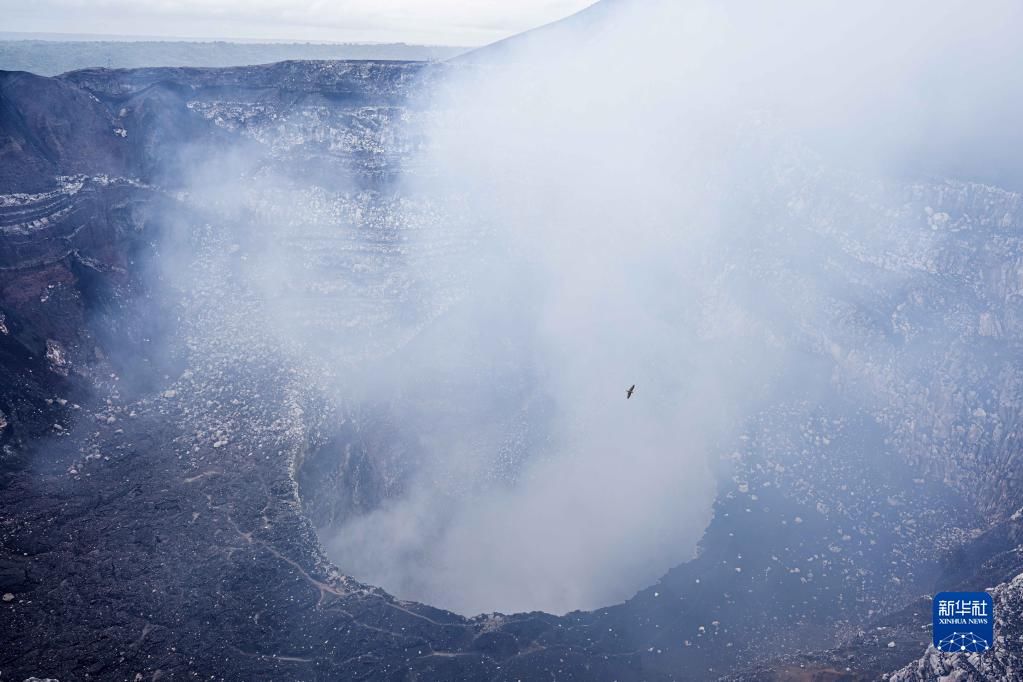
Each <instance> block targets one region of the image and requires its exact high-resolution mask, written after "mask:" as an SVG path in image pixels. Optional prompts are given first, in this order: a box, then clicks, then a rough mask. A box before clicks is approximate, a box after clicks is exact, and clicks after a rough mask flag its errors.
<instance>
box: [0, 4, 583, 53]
mask: <svg viewBox="0 0 1023 682" xmlns="http://www.w3.org/2000/svg"><path fill="white" fill-rule="evenodd" d="M592 3H593V0H515V1H514V2H507V0H472V1H471V2H466V1H465V0H146V1H144V2H139V1H136V0H35V1H33V2H25V1H24V0H0V16H3V25H2V28H0V30H3V31H4V32H32V33H72V34H100V35H127V36H154V37H163V38H167V37H189V38H207V39H212V38H223V39H240V40H296V41H315V42H406V43H418V44H431V45H484V44H487V43H490V42H493V41H495V40H500V39H502V38H505V37H507V36H510V35H513V34H515V33H519V32H521V31H524V30H527V29H529V28H533V27H536V26H540V25H542V24H546V23H548V22H551V21H554V20H556V19H560V18H562V17H565V16H568V15H570V14H573V13H574V12H577V11H579V10H581V9H583V8H585V7H586V6H587V5H590V4H592Z"/></svg>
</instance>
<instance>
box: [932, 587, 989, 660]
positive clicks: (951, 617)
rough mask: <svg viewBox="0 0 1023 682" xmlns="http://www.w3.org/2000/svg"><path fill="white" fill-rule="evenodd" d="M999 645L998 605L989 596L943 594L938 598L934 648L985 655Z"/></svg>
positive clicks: (936, 601)
mask: <svg viewBox="0 0 1023 682" xmlns="http://www.w3.org/2000/svg"><path fill="white" fill-rule="evenodd" d="M994 641H995V604H994V600H992V599H991V595H990V594H988V593H987V592H942V593H941V594H939V595H938V596H936V597H935V598H934V648H935V649H937V650H938V651H945V652H948V653H963V652H967V653H981V654H982V653H984V652H985V651H988V650H989V649H990V648H991V647H992V646H993V645H994Z"/></svg>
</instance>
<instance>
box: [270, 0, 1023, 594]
mask: <svg viewBox="0 0 1023 682" xmlns="http://www.w3.org/2000/svg"><path fill="white" fill-rule="evenodd" d="M1021 19H1023V8H1021V7H1020V6H1018V5H1017V4H1016V3H1012V2H1008V1H1004V2H998V1H996V2H993V3H985V4H984V5H983V7H975V6H972V5H968V4H966V3H960V2H953V1H950V0H939V1H938V2H922V1H920V2H917V1H916V0H911V1H910V2H904V3H899V4H898V6H890V5H888V4H885V3H880V2H867V3H858V4H856V6H855V7H854V6H851V5H850V4H849V3H844V2H793V3H786V4H785V6H784V7H778V6H771V7H767V6H763V5H761V4H758V3H752V2H731V3H716V2H702V1H693V2H666V1H664V2H637V1H634V0H633V1H629V0H617V1H614V2H612V0H605V2H604V3H600V4H598V5H597V6H596V7H595V8H593V9H591V10H589V11H587V12H586V13H584V14H583V15H581V16H580V17H578V18H577V19H575V20H573V21H571V22H567V23H562V24H559V25H556V26H555V27H553V28H551V29H547V30H545V31H541V32H538V33H535V34H531V35H527V36H525V37H524V38H522V39H519V40H516V41H512V42H511V43H508V44H504V45H499V46H497V47H496V48H494V49H492V50H490V51H484V52H483V53H480V54H478V55H476V56H475V57H474V58H471V59H469V60H466V61H459V62H456V63H454V64H452V65H449V66H447V67H444V68H442V69H440V72H441V74H442V75H441V76H437V75H436V74H437V71H436V70H435V71H431V72H430V74H431V75H430V76H429V79H428V80H429V82H428V83H427V84H425V85H424V94H423V96H422V98H421V100H420V101H418V102H417V106H419V107H420V108H419V111H418V113H416V114H415V115H414V116H413V119H414V123H411V124H410V125H412V126H414V127H416V130H417V132H418V133H421V134H422V136H423V139H425V140H426V143H425V147H424V149H423V150H422V152H421V153H420V154H419V155H418V157H417V158H416V160H415V163H414V164H412V167H413V168H414V169H416V170H415V172H412V173H409V174H407V175H406V177H404V178H403V180H402V184H401V186H400V188H399V191H398V193H397V197H385V198H384V202H385V204H386V205H387V206H388V209H387V210H390V211H392V212H393V216H394V221H395V222H397V223H398V224H402V225H410V226H414V228H415V229H409V230H408V231H407V233H406V234H405V235H404V236H403V239H407V240H408V241H407V242H405V243H404V245H403V248H402V250H401V253H400V256H401V263H400V265H399V266H397V267H399V269H398V270H397V271H396V270H394V269H391V270H389V271H388V273H389V274H388V278H386V281H385V285H386V286H385V285H378V284H371V283H366V282H369V281H370V280H371V279H372V278H371V277H370V275H371V274H372V273H369V274H366V275H365V278H364V279H365V280H366V281H365V282H364V281H362V280H360V279H359V278H360V277H362V276H363V275H362V274H360V273H361V271H360V272H357V273H356V276H355V277H354V278H353V282H354V284H352V286H354V287H356V288H359V287H362V289H360V291H363V293H364V294H365V296H364V298H366V299H367V300H369V299H372V298H373V297H374V296H377V295H379V294H380V293H381V292H390V291H391V290H392V289H396V290H397V289H400V290H401V291H403V292H404V294H403V296H404V298H401V301H399V302H398V303H395V304H394V310H392V311H391V312H392V313H393V314H392V316H391V317H390V318H388V320H389V321H386V322H383V323H380V324H381V326H380V327H379V328H378V329H375V331H374V332H373V333H366V332H365V330H363V331H362V332H358V333H356V332H355V331H353V332H351V333H350V334H348V335H347V336H346V335H345V334H337V335H331V336H329V337H328V338H325V339H322V338H321V339H314V338H307V337H308V336H309V335H308V334H306V333H305V332H303V331H300V332H299V333H298V334H297V335H296V338H294V339H293V340H295V341H297V342H299V345H300V346H302V344H304V346H303V347H305V348H306V349H307V352H309V353H310V355H316V357H315V358H314V359H311V360H310V362H311V363H313V364H315V363H322V362H323V358H324V357H326V358H328V360H330V358H333V360H330V361H331V362H333V363H334V365H335V369H336V375H337V382H336V387H335V388H336V391H337V395H338V396H339V397H340V399H342V400H343V402H344V403H345V404H346V405H349V406H351V405H359V406H368V407H365V409H366V410H375V411H378V412H382V413H384V414H386V415H387V419H388V421H389V423H390V425H391V427H392V428H393V429H394V430H395V431H397V432H399V433H400V434H401V437H402V441H401V442H402V444H403V445H402V448H403V450H402V454H401V456H400V457H396V459H398V460H400V462H401V464H400V466H399V465H395V466H396V467H397V468H398V469H400V471H398V472H396V473H395V477H396V478H399V479H401V480H400V482H399V484H396V485H395V486H394V489H395V490H398V491H399V492H398V493H396V494H394V495H393V496H392V497H391V498H389V499H387V500H385V501H383V502H382V503H381V504H380V505H378V506H377V507H376V508H375V509H373V510H371V511H369V512H368V513H365V514H362V515H361V516H356V517H354V518H349V519H347V520H346V521H345V523H343V524H342V525H341V526H340V527H338V528H334V529H328V530H325V531H324V532H323V537H324V540H325V545H326V546H327V550H328V552H329V553H330V555H331V557H332V558H333V559H334V560H335V562H336V563H337V564H338V565H339V566H340V567H341V568H342V570H344V571H346V572H348V573H351V574H352V575H354V576H355V577H357V578H360V579H363V580H365V581H368V582H371V583H374V584H378V585H381V586H383V587H384V588H386V589H388V590H389V591H392V592H394V593H395V594H397V595H398V596H400V597H404V598H410V599H416V600H421V601H425V602H428V603H431V604H434V605H436V606H440V607H444V608H450V609H453V610H457V611H460V612H463V613H470V614H471V613H479V612H485V611H495V610H499V611H505V612H512V611H526V610H534V609H535V610H546V611H554V612H565V611H568V610H571V609H577V608H593V607H597V606H600V605H603V604H609V603H613V602H616V601H620V600H623V599H626V598H628V597H629V596H631V595H632V594H633V593H634V592H635V591H636V590H638V589H640V588H642V587H644V586H646V585H649V584H651V583H652V582H653V581H655V580H656V579H657V578H658V577H659V576H661V575H662V574H663V573H664V572H665V571H666V570H668V569H669V568H671V567H672V566H674V565H676V564H678V563H679V562H682V561H685V560H686V559H687V558H689V557H691V556H692V555H693V553H694V552H695V549H696V544H697V542H698V540H699V538H700V536H701V534H702V532H703V530H704V528H705V526H706V524H707V522H708V520H709V518H710V513H711V505H712V502H713V499H714V495H715V492H716V473H717V472H718V471H720V469H719V465H718V464H717V462H718V458H719V457H721V456H722V455H727V454H728V453H729V452H730V451H731V450H730V449H729V448H731V447H733V446H734V439H735V438H736V437H737V436H738V435H739V433H740V432H741V428H742V422H743V417H744V416H745V415H746V414H748V413H749V412H750V411H752V410H754V409H757V408H759V407H760V406H762V405H763V404H765V403H767V402H769V401H772V400H775V399H777V398H779V396H780V397H784V398H789V397H792V396H796V395H803V394H804V393H805V394H807V395H812V393H813V389H814V387H819V386H824V385H826V384H827V383H828V382H829V381H830V378H831V377H830V374H829V366H828V365H827V362H826V361H825V362H820V363H818V362H816V361H811V358H812V357H819V356H825V357H835V358H838V357H841V356H843V354H844V352H845V351H844V350H843V349H844V348H845V349H847V348H848V347H850V346H856V345H857V344H860V345H864V346H865V345H867V344H870V343H871V338H870V337H869V336H867V337H856V336H855V333H853V332H850V331H849V329H848V328H845V327H843V326H842V321H841V319H840V318H841V311H839V312H838V313H837V314H836V312H835V311H834V310H833V309H832V307H833V306H832V307H829V301H833V298H829V297H832V296H833V295H834V293H835V292H834V291H832V289H833V288H834V287H837V286H840V284H839V283H838V282H837V280H832V279H829V277H831V275H830V274H829V273H828V271H827V270H826V269H825V268H824V267H823V266H822V254H821V253H819V252H817V248H818V244H819V243H820V242H819V240H818V238H820V237H821V236H822V235H824V236H827V237H831V236H833V232H834V231H835V230H845V232H844V233H843V234H847V235H851V237H848V238H849V239H852V240H853V241H856V248H857V249H861V250H863V251H866V252H871V251H873V252H877V253H882V254H884V255H885V257H889V256H893V257H895V258H898V257H899V256H900V253H899V248H900V246H899V245H898V244H889V243H887V242H886V241H885V240H886V239H887V238H888V235H887V234H886V233H885V231H884V226H883V225H882V224H879V223H869V222H866V223H864V224H863V225H862V229H861V227H860V226H859V225H854V224H850V225H839V226H838V227H836V226H835V225H833V224H831V223H829V222H827V221H824V222H821V221H819V220H816V218H815V213H814V212H815V211H821V212H823V211H827V212H828V213H827V215H830V216H834V215H836V214H837V215H846V214H845V213H843V211H846V210H847V209H848V211H849V213H848V215H850V216H852V213H851V212H852V211H853V210H856V211H863V212H864V213H863V214H858V215H857V216H856V217H855V218H853V217H850V221H854V220H858V219H860V218H861V217H862V215H866V216H867V220H868V221H869V220H872V219H875V218H877V216H879V215H881V216H884V215H885V214H883V213H882V212H875V213H870V212H869V211H871V210H874V209H873V207H874V206H876V205H881V201H882V196H881V195H883V193H884V183H883V181H884V180H886V179H889V178H892V177H896V176H900V175H905V174H912V175H929V174H940V175H942V176H948V175H957V176H960V177H964V178H967V179H989V180H999V181H1003V182H1005V183H1007V184H1012V183H1013V182H1016V181H1018V180H1019V179H1020V176H1019V175H1018V171H1017V170H1016V169H1015V167H1014V165H1013V164H1012V163H1009V162H1008V161H1011V160H1010V159H1008V158H1007V157H1006V156H1005V154H1006V152H1005V150H1006V149H1010V148H1012V149H1018V148H1019V144H1018V143H1019V142H1020V140H1019V139H1017V138H1018V136H1019V134H1018V133H1017V132H1014V130H1013V129H1012V126H1007V125H1006V122H1008V121H1012V120H1019V115H1020V114H1021V113H1023V111H1021V109H1023V107H1021V101H1023V98H1020V96H1019V94H1020V93H1019V89H1020V85H1019V83H1018V82H1016V79H1015V71H1016V70H1017V69H1018V67H1019V65H1020V64H1021V63H1023V62H1021V61H1020V48H1019V47H1018V41H1017V40H1016V36H1015V35H1014V32H1015V31H1016V30H1017V29H1018V28H1019V27H1020V26H1021V25H1023V23H1021ZM1013 27H1015V28H1013ZM1010 78H1011V79H1013V81H1012V82H1009V81H1008V80H1007V79H1010ZM1003 162H1004V163H1003ZM848 168H852V169H855V173H854V174H850V173H848V172H847V171H845V170H836V169H848ZM850 178H860V179H859V180H850ZM862 178H876V179H878V180H879V182H874V181H873V180H870V181H867V180H862ZM841 183H852V184H853V185H854V189H851V190H850V189H849V188H848V187H845V186H842V187H840V186H838V185H839V184H841ZM264 200H268V199H266V198H265V197H264ZM843 202H844V203H843ZM865 206H866V207H867V208H864V207H865ZM360 210H361V209H360ZM360 216H361V213H360ZM884 219H886V220H887V219H892V220H896V219H900V220H901V219H902V218H898V217H896V218H892V217H891V216H887V217H885V218H884ZM910 219H916V218H906V220H910ZM790 228H791V229H790ZM291 237H293V238H299V237H300V235H290V236H289V238H291ZM843 238H845V237H843ZM924 249H926V245H924ZM253 267H255V269H256V271H257V272H262V273H263V274H268V273H269V274H272V275H273V277H274V279H273V281H275V282H276V281H278V280H279V279H280V278H282V277H283V278H285V279H287V280H289V281H292V282H295V281H298V282H301V281H302V280H303V278H306V279H307V280H308V281H307V282H306V284H312V283H313V281H314V279H315V278H316V277H318V276H319V275H320V274H322V270H318V269H317V267H316V266H313V265H310V264H309V263H286V262H283V261H282V260H281V257H280V255H279V251H278V249H277V248H276V246H275V245H271V246H270V247H269V248H267V249H266V250H265V252H264V253H262V254H261V255H260V258H259V259H257V262H256V265H254V266H253ZM388 267H391V268H393V267H395V264H394V263H390V264H389V265H388ZM369 269H370V270H372V268H369ZM282 273H283V274H282ZM903 274H904V273H901V272H899V271H897V270H889V271H886V272H880V271H879V272H878V273H876V276H879V277H881V276H883V277H889V278H896V279H897V278H899V277H901V276H903ZM374 281H375V280H374ZM388 287H390V288H388ZM267 296H268V298H269V299H271V300H270V302H269V304H268V305H269V313H268V314H269V315H271V316H272V317H279V318H280V319H283V320H288V321H293V320H295V319H298V318H310V317H315V316H316V315H317V314H319V312H322V311H317V310H312V309H310V310H306V309H303V308H302V307H301V306H300V305H298V306H296V303H295V299H289V300H288V302H287V305H283V306H279V307H277V308H275V307H274V302H273V300H272V299H273V294H272V292H268V294H267ZM362 312H363V311H362V310H356V309H354V308H352V309H347V308H346V309H344V310H341V311H339V314H341V315H342V316H349V317H350V318H351V319H352V328H353V329H356V328H358V322H359V320H361V319H362V317H360V315H361V314H362ZM283 326H284V327H288V326H289V325H283ZM878 333H879V334H881V333H884V332H883V331H880V332H878ZM354 347H359V348H361V349H362V351H360V353H358V354H353V353H351V352H350V351H351V349H352V348H354ZM331 353H333V354H334V355H333V356H332V355H331ZM356 358H357V359H356ZM300 359H301V358H300ZM314 361H315V362H314ZM631 384H636V385H637V392H636V395H635V397H634V398H633V399H632V400H630V401H626V400H625V389H626V388H627V387H628V386H629V385H631ZM360 409H361V408H360ZM348 418H350V419H353V420H354V421H355V422H358V418H357V417H352V416H351V415H349V417H348ZM356 430H357V429H356ZM384 449H386V448H384ZM391 454H393V453H391ZM370 456H371V457H373V456H379V457H381V458H386V457H390V456H391V455H389V454H387V453H386V452H383V450H380V449H378V450H372V449H371V450H370ZM385 468H386V467H385ZM353 484H354V482H353Z"/></svg>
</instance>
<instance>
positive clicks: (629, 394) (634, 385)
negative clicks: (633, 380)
mask: <svg viewBox="0 0 1023 682" xmlns="http://www.w3.org/2000/svg"><path fill="white" fill-rule="evenodd" d="M635 392H636V384H633V385H632V386H630V387H629V390H628V391H626V392H625V399H626V400H628V399H629V398H631V397H632V394H633V393H635Z"/></svg>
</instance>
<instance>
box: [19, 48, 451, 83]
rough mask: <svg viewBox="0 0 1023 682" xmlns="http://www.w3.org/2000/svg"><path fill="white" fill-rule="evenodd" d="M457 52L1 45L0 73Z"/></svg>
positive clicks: (427, 57) (437, 56)
mask: <svg viewBox="0 0 1023 682" xmlns="http://www.w3.org/2000/svg"><path fill="white" fill-rule="evenodd" d="M465 51H466V48H462V47H443V46H431V45H406V44H404V43H393V44H380V45H366V44H324V43H229V42H185V41H181V42H177V41H173V42H172V41H166V42H165V41H145V42H126V41H73V42H62V41H51V40H3V41H0V70H5V71H30V72H32V73H36V74H39V75H42V76H55V75H57V74H61V73H65V72H67V71H74V70H76V69H85V68H89V67H96V66H100V67H107V68H114V69H125V68H138V67H146V66H245V65H248V64H266V63H270V62H280V61H285V60H288V59H386V60H410V61H435V60H441V59H447V58H449V57H453V56H455V55H457V54H460V53H462V52H465Z"/></svg>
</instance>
